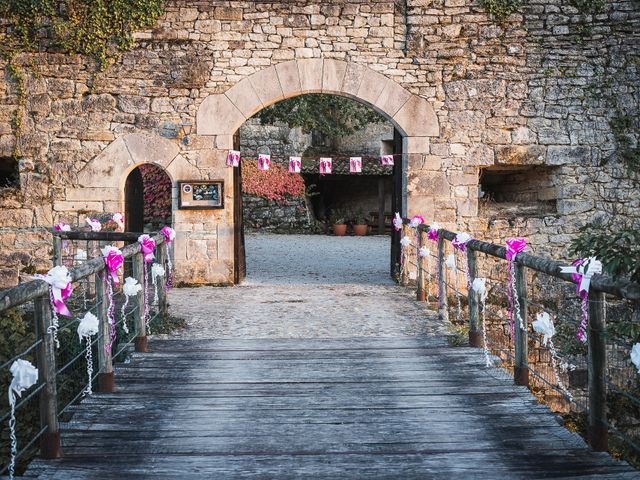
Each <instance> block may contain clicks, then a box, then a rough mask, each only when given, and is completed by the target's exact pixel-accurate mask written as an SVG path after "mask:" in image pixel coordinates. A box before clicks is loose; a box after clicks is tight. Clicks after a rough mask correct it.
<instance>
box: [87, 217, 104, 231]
mask: <svg viewBox="0 0 640 480" xmlns="http://www.w3.org/2000/svg"><path fill="white" fill-rule="evenodd" d="M87 223H88V224H89V226H90V227H91V231H92V232H99V231H100V230H102V224H101V223H100V221H99V220H96V219H95V218H87Z"/></svg>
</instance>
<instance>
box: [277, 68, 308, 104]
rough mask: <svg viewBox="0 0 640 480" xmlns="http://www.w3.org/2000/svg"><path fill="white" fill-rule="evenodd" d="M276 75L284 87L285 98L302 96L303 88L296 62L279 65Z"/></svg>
mask: <svg viewBox="0 0 640 480" xmlns="http://www.w3.org/2000/svg"><path fill="white" fill-rule="evenodd" d="M276 73H277V74H278V79H279V80H280V86H281V87H282V94H283V95H284V98H290V97H295V96H296V95H300V93H301V91H302V87H301V86H300V72H299V70H298V64H297V63H296V61H295V60H290V61H288V62H283V63H278V64H277V65H276Z"/></svg>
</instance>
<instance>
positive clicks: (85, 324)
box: [78, 312, 100, 395]
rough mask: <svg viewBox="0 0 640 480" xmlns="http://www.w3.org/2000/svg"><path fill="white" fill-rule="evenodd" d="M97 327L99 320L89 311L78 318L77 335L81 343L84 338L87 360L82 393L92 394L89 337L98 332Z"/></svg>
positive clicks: (91, 357)
mask: <svg viewBox="0 0 640 480" xmlns="http://www.w3.org/2000/svg"><path fill="white" fill-rule="evenodd" d="M99 327H100V322H99V321H98V318H97V317H96V316H95V315H94V314H93V313H91V312H87V313H85V314H84V317H82V318H81V319H80V324H79V325H78V337H80V342H81V343H82V340H83V339H84V340H86V343H87V345H86V347H85V354H84V356H85V358H86V360H87V386H86V388H85V389H84V391H83V392H82V393H83V395H91V394H93V387H92V383H93V382H92V380H93V352H92V350H91V337H92V336H93V335H96V334H97V333H98V329H99Z"/></svg>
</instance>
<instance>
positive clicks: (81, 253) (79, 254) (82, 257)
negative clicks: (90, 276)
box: [73, 248, 87, 261]
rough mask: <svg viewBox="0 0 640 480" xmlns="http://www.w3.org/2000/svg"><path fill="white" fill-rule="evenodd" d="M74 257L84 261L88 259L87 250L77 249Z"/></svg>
mask: <svg viewBox="0 0 640 480" xmlns="http://www.w3.org/2000/svg"><path fill="white" fill-rule="evenodd" d="M73 258H74V259H76V260H79V261H84V260H86V259H87V252H85V251H84V250H82V249H81V248H79V249H77V250H76V254H75V256H74V257H73Z"/></svg>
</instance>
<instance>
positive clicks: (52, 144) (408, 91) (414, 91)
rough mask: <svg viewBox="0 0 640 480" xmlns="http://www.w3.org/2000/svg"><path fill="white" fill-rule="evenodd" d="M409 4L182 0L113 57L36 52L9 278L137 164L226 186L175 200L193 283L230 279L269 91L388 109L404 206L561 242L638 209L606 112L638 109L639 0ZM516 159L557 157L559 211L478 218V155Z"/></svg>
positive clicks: (181, 274)
mask: <svg viewBox="0 0 640 480" xmlns="http://www.w3.org/2000/svg"><path fill="white" fill-rule="evenodd" d="M403 5H404V4H402V2H392V1H377V0H373V1H367V2H344V1H337V0H323V1H320V2H314V3H313V4H310V2H304V1H301V0H292V1H288V2H270V1H260V2H240V1H214V0H198V1H186V0H170V1H168V2H167V4H166V14H165V15H164V16H163V17H162V19H161V20H159V21H158V23H157V25H156V26H155V27H154V28H153V29H150V30H148V31H144V32H140V33H138V34H137V35H136V40H137V41H136V44H135V46H134V48H133V49H132V50H131V51H129V52H127V53H124V54H123V55H122V57H121V58H120V59H118V60H117V61H116V62H115V63H114V64H113V65H111V66H110V67H109V68H107V69H106V70H105V71H104V72H98V71H96V70H95V68H94V65H95V64H94V62H93V61H92V60H91V59H87V58H82V57H80V56H64V55H60V54H46V53H43V54H38V55H35V57H36V58H29V57H28V56H21V57H20V58H19V59H18V60H19V62H20V63H22V64H24V65H25V66H26V67H25V68H29V69H33V70H34V71H35V73H37V75H34V76H28V78H27V85H26V87H27V95H26V105H25V107H24V108H23V109H22V123H23V135H22V136H21V138H20V139H19V146H20V149H21V152H22V157H21V160H20V190H19V191H18V192H15V193H14V192H13V191H6V192H4V194H3V195H2V196H1V197H0V207H2V213H1V214H0V247H1V248H2V249H3V252H4V254H3V257H2V258H1V259H0V262H1V264H0V269H2V271H3V272H7V273H6V275H4V274H3V275H4V277H5V278H8V279H9V280H7V281H5V282H4V284H3V285H2V286H6V284H7V283H10V282H11V281H14V280H15V276H16V275H17V272H18V271H19V270H20V269H23V268H25V267H26V266H28V265H31V266H33V268H36V269H43V268H46V267H47V266H48V265H49V263H48V257H49V256H50V246H49V244H50V236H49V234H48V233H47V229H48V228H50V226H51V225H52V224H53V223H54V222H55V221H58V220H61V219H65V220H67V221H69V223H76V222H78V221H81V220H82V219H83V217H84V216H85V215H86V214H87V213H88V212H93V211H119V210H123V205H124V197H123V186H124V179H125V178H126V174H127V173H128V172H129V171H130V170H131V169H132V168H134V167H135V165H137V164H139V163H143V162H154V163H156V164H158V165H160V166H162V167H163V168H165V169H166V170H167V172H168V173H169V175H170V176H171V178H172V180H173V181H174V182H176V181H177V180H180V179H185V178H190V179H193V178H204V179H207V178H210V179H222V180H224V181H225V182H226V187H227V188H226V189H225V202H226V205H227V208H225V209H224V210H222V211H200V212H198V211H186V210H177V209H176V198H175V197H176V195H177V192H175V188H174V193H173V195H174V215H173V222H174V226H175V227H176V229H177V230H178V239H177V242H176V248H175V255H176V260H177V261H176V263H177V264H178V265H179V266H180V267H179V268H180V270H179V271H178V272H177V275H178V279H177V280H178V281H180V278H185V279H186V278H188V279H189V281H190V282H191V283H194V282H208V283H219V284H224V283H229V282H231V279H232V275H231V272H232V270H233V267H234V264H233V253H232V252H233V248H232V247H233V238H232V234H233V223H232V219H233V208H232V205H233V189H232V188H230V186H231V181H232V172H231V171H230V170H229V169H227V168H226V167H225V165H224V159H225V157H226V152H227V149H228V148H230V147H231V146H232V145H233V141H232V135H233V133H234V132H235V130H236V129H237V128H238V127H239V126H240V125H241V124H242V123H243V122H244V121H245V120H246V119H247V118H250V117H251V116H252V115H253V114H255V113H256V112H257V111H259V110H260V109H261V108H263V107H264V106H267V105H269V104H272V103H274V102H276V101H278V100H279V99H282V98H285V97H289V96H293V95H297V94H302V93H305V92H319V91H320V92H326V93H338V94H341V95H347V96H350V97H352V98H356V99H358V100H360V101H363V102H365V103H367V104H369V105H373V106H374V107H375V108H376V109H378V110H379V111H380V112H382V113H383V114H384V115H385V116H386V117H387V118H389V119H390V120H391V121H392V123H394V125H395V126H396V128H398V129H399V130H400V131H401V132H402V133H403V134H404V136H405V139H404V152H405V157H404V159H403V161H404V162H405V166H406V175H407V182H406V184H407V205H406V206H405V210H406V212H405V213H409V214H413V213H422V214H424V215H426V217H427V218H428V219H435V220H437V221H439V222H440V223H441V224H444V225H446V226H449V227H451V228H454V225H457V226H456V227H455V228H457V229H469V230H470V231H471V232H472V233H473V234H474V236H476V237H479V238H483V237H484V238H488V239H492V240H495V241H501V239H502V238H503V237H504V236H505V235H513V234H521V235H526V236H527V237H528V238H529V243H530V244H531V245H532V249H533V250H534V251H535V252H536V253H542V252H545V253H547V254H549V255H559V254H563V253H564V251H563V248H564V246H565V245H566V242H567V240H568V239H570V238H571V236H572V235H573V234H575V233H576V231H577V229H578V228H579V227H580V226H581V225H583V224H584V223H585V222H587V221H589V220H591V219H592V218H593V217H594V216H597V215H601V216H602V215H604V216H606V215H608V213H607V212H608V211H610V210H611V208H614V207H615V208H616V209H617V210H618V212H624V213H625V214H627V215H634V216H636V217H637V215H638V214H637V212H638V211H640V208H638V207H640V192H639V190H638V189H637V188H636V187H635V185H634V184H632V183H630V182H629V181H627V180H626V179H625V173H624V170H623V169H622V168H621V165H620V163H619V161H618V160H617V158H616V156H615V151H616V144H615V141H614V137H613V134H612V131H611V128H610V126H609V119H611V118H612V117H614V116H616V115H619V114H633V113H634V112H637V110H638V102H639V98H640V94H639V93H638V88H640V87H639V85H640V82H639V79H638V46H639V36H640V28H639V27H640V20H639V18H640V16H639V12H638V10H639V9H638V4H637V3H634V2H633V1H632V0H626V1H616V2H610V3H607V4H606V5H605V6H604V9H603V11H602V13H598V14H596V15H592V16H591V15H587V16H585V15H582V14H581V12H579V11H578V10H577V9H576V8H574V7H572V6H570V5H568V4H567V2H562V1H561V0H546V1H545V2H535V1H534V2H528V3H527V4H526V5H525V6H523V8H522V12H521V13H516V14H514V15H511V16H510V17H509V18H508V19H507V21H505V22H502V23H499V24H498V23H496V22H495V21H493V20H492V19H491V18H489V17H488V16H487V15H486V14H485V13H484V12H483V10H482V8H481V7H480V6H478V4H477V2H471V1H470V0H444V1H442V0H439V1H434V2H431V1H429V2H425V1H424V0H408V1H407V2H406V9H405V7H404V6H403ZM2 70H3V71H2V72H1V73H2V75H0V92H2V99H3V101H2V104H1V105H0V120H1V122H0V156H9V155H11V153H12V150H13V146H14V143H15V137H14V136H13V134H12V129H11V126H10V121H9V120H10V118H11V115H12V113H13V111H14V110H15V108H16V105H15V88H16V87H15V84H14V83H12V82H11V81H7V80H6V79H7V72H6V71H5V69H4V66H3V68H2ZM186 120H189V121H191V122H193V123H195V128H194V131H193V132H192V134H191V135H190V139H189V140H190V141H189V142H188V143H183V142H180V137H181V135H178V138H164V137H163V135H164V136H169V137H171V133H170V132H171V130H172V129H171V128H168V127H171V126H172V125H179V124H180V123H181V122H182V121H186ZM504 165H519V166H532V165H539V166H553V167H555V168H554V169H553V171H552V172H551V173H550V174H549V178H550V181H552V182H553V187H554V188H555V190H556V192H557V214H552V215H546V216H545V215H539V216H537V217H527V218H522V219H516V220H513V221H504V222H503V221H502V220H499V221H493V220H491V219H488V218H486V217H483V216H478V215H477V214H478V179H479V174H480V170H481V169H487V168H495V167H496V166H497V167H502V166H504ZM174 185H175V183H174ZM501 222H503V223H501ZM13 252H19V255H13Z"/></svg>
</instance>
